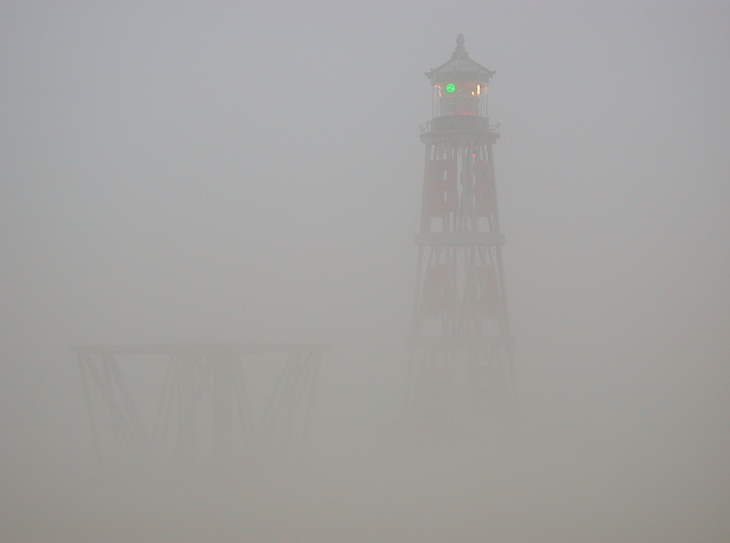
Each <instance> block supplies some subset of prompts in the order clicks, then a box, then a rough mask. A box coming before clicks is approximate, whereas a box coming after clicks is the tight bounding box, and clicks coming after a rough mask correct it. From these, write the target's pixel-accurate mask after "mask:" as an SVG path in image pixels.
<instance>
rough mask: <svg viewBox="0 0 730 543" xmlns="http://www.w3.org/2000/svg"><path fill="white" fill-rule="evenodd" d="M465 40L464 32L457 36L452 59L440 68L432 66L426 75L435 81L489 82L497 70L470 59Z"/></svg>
mask: <svg viewBox="0 0 730 543" xmlns="http://www.w3.org/2000/svg"><path fill="white" fill-rule="evenodd" d="M464 41H465V40H464V34H459V35H458V36H457V38H456V49H455V50H454V53H453V54H452V55H451V59H450V60H447V61H446V62H444V63H443V64H442V65H441V66H439V67H438V68H432V69H431V71H430V72H426V77H428V78H429V79H430V80H431V81H433V82H434V83H439V82H445V81H452V80H467V81H477V82H480V83H488V82H489V78H490V77H492V76H493V75H494V74H495V73H497V72H493V71H492V70H488V69H487V68H485V67H484V66H482V65H481V64H479V63H477V62H474V61H473V60H472V59H470V58H469V53H467V52H466V49H465V48H464Z"/></svg>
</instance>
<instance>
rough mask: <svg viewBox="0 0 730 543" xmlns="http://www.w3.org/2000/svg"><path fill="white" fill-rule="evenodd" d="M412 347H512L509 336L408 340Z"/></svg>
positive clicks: (511, 339)
mask: <svg viewBox="0 0 730 543" xmlns="http://www.w3.org/2000/svg"><path fill="white" fill-rule="evenodd" d="M410 343H411V346H412V347H415V348H417V347H483V348H500V347H509V346H512V345H514V338H512V337H509V336H464V335H461V336H433V337H428V336H426V337H415V338H411V339H410Z"/></svg>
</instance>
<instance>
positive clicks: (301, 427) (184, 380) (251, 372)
mask: <svg viewBox="0 0 730 543" xmlns="http://www.w3.org/2000/svg"><path fill="white" fill-rule="evenodd" d="M326 349H327V346H326V345H322V344H309V343H282V344H166V345H162V344H159V345H116V346H115V345H106V346H75V347H71V348H70V350H71V352H72V353H73V354H75V355H76V356H77V357H78V364H79V369H80V372H81V383H82V386H83V392H84V397H85V400H86V410H87V413H88V418H89V427H90V430H91V437H92V440H93V444H94V448H95V451H96V455H97V462H98V465H99V468H100V469H101V470H105V469H107V468H110V467H112V465H111V464H114V466H115V467H120V466H122V467H124V466H130V467H133V468H134V469H141V470H153V471H155V472H160V471H163V472H164V471H166V470H167V471H170V472H173V473H174V472H176V471H179V470H181V469H204V470H209V471H210V472H212V473H221V474H231V473H235V472H240V473H246V472H248V471H249V470H251V469H259V468H260V467H261V466H262V465H264V464H269V463H272V462H273V463H279V462H282V461H283V462H290V461H292V460H296V459H297V458H298V456H299V454H300V453H301V451H302V449H303V447H304V445H305V443H306V439H307V434H308V431H309V423H310V419H311V416H312V409H313V400H314V393H315V389H316V385H317V378H318V374H319V371H320V366H321V362H322V357H323V353H324V352H325V350H326Z"/></svg>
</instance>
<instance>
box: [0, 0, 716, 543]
mask: <svg viewBox="0 0 730 543" xmlns="http://www.w3.org/2000/svg"><path fill="white" fill-rule="evenodd" d="M729 24H730V6H729V5H728V4H727V3H726V2H617V1H614V2H578V1H576V2H565V1H563V2H550V3H549V2H476V1H463V2H461V1H454V2H405V1H395V2H380V1H371V2H355V3H347V2H307V3H305V2H265V3H260V4H255V5H254V4H247V3H242V2H217V3H209V2H205V3H204V2H111V3H108V2H4V3H2V5H1V6H0V74H2V75H0V83H1V85H0V89H1V90H0V113H1V114H2V123H1V124H0V135H1V136H2V146H1V147H0V164H1V169H0V175H1V176H0V255H1V258H0V316H1V317H2V323H3V325H2V327H0V345H2V347H1V349H2V350H1V351H0V354H1V356H2V357H3V358H2V360H0V364H2V367H1V368H0V371H1V374H0V377H2V383H1V384H0V395H1V396H2V397H3V398H4V399H2V400H0V402H1V403H0V405H2V406H4V407H3V412H4V415H3V416H2V417H1V418H0V423H1V424H2V425H3V426H2V428H4V430H3V436H12V438H8V439H7V441H9V442H12V443H13V444H12V445H6V446H3V445H0V461H1V462H2V463H3V465H2V466H0V473H3V474H4V475H3V477H10V475H5V474H8V473H10V472H13V473H15V475H14V476H13V477H16V478H18V480H21V479H22V477H21V476H19V475H17V473H18V469H19V468H18V464H17V459H18V458H20V457H22V456H24V455H27V454H29V452H32V451H35V452H32V454H30V456H33V454H35V457H34V458H35V460H34V461H37V462H38V463H43V462H47V461H49V460H48V459H49V458H51V457H53V456H54V454H55V453H56V452H58V451H60V447H61V446H60V445H59V449H58V451H57V450H56V449H55V448H54V447H56V445H53V444H52V442H51V436H56V437H57V436H58V435H59V434H61V433H63V430H62V429H60V426H59V425H62V422H61V421H60V420H59V418H60V417H61V415H60V414H59V413H63V414H69V416H73V417H78V418H79V420H82V419H81V417H82V415H83V413H81V414H79V413H80V411H79V404H77V403H75V402H76V401H77V398H76V396H75V395H76V394H80V392H79V388H78V385H77V383H76V381H75V379H76V375H75V373H74V371H75V368H74V367H73V366H72V365H71V363H72V359H71V358H70V356H69V355H68V354H67V352H66V347H67V346H68V345H70V344H78V343H82V344H83V343H142V342H166V341H279V340H281V341H290V340H307V341H324V342H329V343H331V344H332V345H333V349H334V352H335V354H337V353H340V354H341V353H342V352H348V349H350V347H348V346H351V345H363V344H367V345H377V344H379V342H383V343H386V342H397V341H400V340H401V339H402V338H405V337H406V336H407V334H408V333H409V325H410V311H411V304H412V296H413V282H414V281H415V259H416V252H415V247H414V245H413V234H414V233H415V231H416V229H417V227H418V224H419V213H420V202H419V198H420V191H421V184H422V168H423V144H422V143H420V141H419V134H420V130H419V126H420V125H421V124H423V123H425V122H426V121H427V120H428V118H429V116H430V112H431V106H430V91H429V82H428V79H427V78H426V77H425V76H424V75H423V74H424V72H426V71H428V70H429V69H430V68H434V67H436V66H438V65H439V64H441V63H442V62H444V61H445V60H447V59H448V58H450V55H451V53H452V51H453V49H454V46H455V38H456V35H457V34H458V33H460V32H462V33H464V35H465V37H466V49H467V51H468V52H469V54H470V56H471V57H472V58H473V59H474V60H476V61H477V62H479V63H481V64H483V65H484V66H486V67H487V68H489V69H492V70H496V72H497V73H496V75H495V77H494V78H493V79H492V84H491V85H490V89H489V110H490V120H491V122H492V123H497V122H499V123H501V139H500V142H499V144H498V145H497V146H496V148H495V157H496V158H495V160H496V170H497V182H498V190H499V196H500V217H501V222H502V228H503V230H504V232H505V234H506V237H507V246H506V248H505V264H506V273H507V284H508V290H509V296H510V305H511V308H510V309H511V314H512V317H513V329H514V332H515V335H516V336H517V337H518V339H519V343H518V359H517V367H518V375H519V378H520V383H521V395H522V397H523V405H524V409H525V411H526V419H527V421H528V423H529V424H532V425H534V426H535V427H537V428H539V429H540V430H539V432H543V433H544V434H550V433H554V432H557V433H558V434H559V433H560V432H559V431H558V430H556V427H555V424H558V426H559V423H558V422H556V421H561V420H562V421H563V423H564V424H567V425H570V424H573V423H574V426H572V427H570V428H569V429H565V427H563V429H564V430H565V432H567V433H569V434H570V435H571V436H576V435H580V434H581V433H582V432H584V431H593V432H596V434H595V435H596V436H598V435H602V436H604V438H605V439H606V440H607V441H610V439H611V438H610V437H606V436H611V435H614V434H615V435H620V436H621V437H620V438H619V439H620V441H621V450H622V451H624V453H625V454H626V455H628V456H630V454H633V453H629V452H626V451H629V450H630V447H629V445H628V443H629V442H630V441H631V439H630V438H629V437H627V436H643V437H641V438H637V439H639V442H640V444H639V445H637V447H638V449H637V450H640V452H636V453H635V454H640V455H642V454H643V455H644V457H645V458H647V459H657V462H658V463H659V464H661V466H663V467H661V468H657V469H659V470H660V472H657V473H660V474H659V475H657V477H659V478H661V477H663V476H666V475H667V474H669V473H672V472H674V471H676V472H679V473H685V474H689V475H686V478H685V479H681V480H682V481H684V482H683V483H681V484H680V483H677V485H679V486H677V487H676V488H675V487H671V485H670V487H671V491H672V492H676V493H677V495H686V496H689V497H688V498H687V500H690V499H694V498H695V497H696V496H699V495H705V496H713V502H712V503H713V504H714V505H713V506H714V507H716V509H712V510H708V509H703V511H705V512H706V513H707V515H709V517H708V518H709V523H708V524H707V525H708V526H710V528H707V530H708V531H707V533H706V534H705V535H704V539H702V538H700V539H699V540H704V541H720V540H727V538H725V539H723V538H722V537H721V536H722V535H723V534H724V535H725V536H727V535H728V533H730V532H728V530H729V528H728V527H729V526H730V524H728V522H727V521H722V520H721V519H723V518H724V516H726V515H727V514H729V513H730V505H729V504H730V494H729V493H728V491H727V486H729V485H730V476H729V471H730V468H729V466H728V457H729V456H728V455H730V401H729V400H728V394H727V392H728V384H729V382H730V372H729V371H728V366H727V365H728V362H730V250H729V249H730V211H729V210H730V183H728V181H730V153H729V152H728V144H730V99H729V98H728V96H729V89H730V38H729V37H728V31H727V28H728V25H729ZM338 349H339V351H338ZM338 356H339V355H338ZM335 358H337V356H335ZM337 371H338V370H337V367H336V365H335V366H334V367H333V368H331V369H330V372H331V373H332V374H335V375H336V372H337ZM366 373H367V372H363V374H366ZM373 375H374V374H373ZM373 375H371V376H370V381H369V382H376V381H377V380H378V379H377V378H376V377H374V376H373ZM343 383H345V384H343ZM346 383H350V381H347V379H345V378H343V379H342V380H341V381H338V380H337V378H332V383H330V384H332V386H333V387H334V386H336V385H338V384H340V385H342V386H350V385H349V384H346ZM350 384H351V383H350ZM373 387H374V388H377V387H375V386H374V385H373ZM333 394H336V395H337V396H338V397H346V396H347V392H343V391H342V390H339V391H337V392H333ZM50 411H53V412H54V413H55V415H49V414H48V412H50ZM566 413H571V414H572V415H571V416H573V417H574V418H573V419H570V417H567V415H566ZM54 416H55V417H56V418H54ZM566 417H567V418H566ZM566 420H573V423H570V422H565V421H566ZM598 420H600V421H603V423H605V427H602V428H601V429H600V430H599V429H597V421H598ZM576 421H577V422H576ZM82 422H83V421H82ZM80 424H81V423H79V426H80ZM587 429H590V430H587ZM611 432H614V434H612V433H611ZM652 432H655V433H652ZM591 435H593V434H591ZM647 435H650V436H655V437H656V436H658V437H656V438H648V437H646V436H647ZM83 437H84V438H85V437H86V436H83ZM53 439H55V437H54V438H53ZM0 441H6V438H5V437H3V438H2V439H0ZM688 443H693V444H694V446H695V447H697V450H696V451H695V450H694V449H691V448H690V449H687V448H686V447H687V444H688ZM632 446H633V445H632ZM64 447H65V448H64V450H66V451H67V450H68V449H69V447H67V446H64ZM642 447H643V448H642ZM38 450H40V451H42V452H41V453H38V452H37V451H38ZM59 454H61V453H60V452H59ZM64 454H70V453H64ZM662 454H664V455H665V456H664V457H663V456H662ZM647 463H648V464H651V462H650V460H647ZM28 466H32V462H31V461H28V464H27V465H26V468H25V469H30V467H28ZM48 469H51V468H48ZM18 484H21V483H18ZM682 485H685V486H682ZM723 485H724V487H725V490H724V491H723V490H721V488H723ZM683 493H684V494H683ZM6 499H10V498H6ZM678 503H680V505H677V506H676V507H677V508H678V509H681V508H682V507H683V505H682V504H683V503H684V502H681V500H680V502H678ZM723 504H724V505H723ZM675 505H676V504H675ZM710 509H711V508H710ZM698 515H699V513H698ZM699 518H700V517H699V516H698V517H696V518H695V517H692V519H694V520H693V521H696V523H697V525H698V526H699V525H701V524H702V523H701V522H700V521H699V520H698V519H699ZM723 522H724V524H722V523H723ZM713 530H714V531H713ZM723 530H724V531H723ZM646 533H649V532H646ZM688 533H689V532H688ZM718 534H719V535H718ZM647 537H648V536H647ZM715 538H716V539H715ZM506 540H508V539H505V541H506ZM646 540H647V541H649V540H651V539H650V538H648V539H646ZM679 540H680V539H677V541H679ZM682 540H686V539H682Z"/></svg>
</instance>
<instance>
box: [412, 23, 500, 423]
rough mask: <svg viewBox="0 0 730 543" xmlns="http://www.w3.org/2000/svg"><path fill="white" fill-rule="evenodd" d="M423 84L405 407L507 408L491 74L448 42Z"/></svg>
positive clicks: (458, 411)
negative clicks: (428, 99) (426, 98)
mask: <svg viewBox="0 0 730 543" xmlns="http://www.w3.org/2000/svg"><path fill="white" fill-rule="evenodd" d="M456 44H457V45H456V50H455V51H454V53H453V55H452V56H451V59H450V60H448V61H447V62H445V63H443V64H442V65H441V66H439V67H438V68H434V69H432V70H431V71H429V72H428V73H426V76H427V77H428V78H429V79H430V80H431V85H432V91H433V98H432V119H431V121H429V122H428V123H427V124H426V126H425V127H422V134H421V141H422V142H424V143H425V144H426V159H425V167H424V176H423V203H422V210H421V228H420V232H419V233H418V234H417V235H416V240H415V242H416V245H417V246H418V267H417V279H416V294H415V304H414V311H413V332H412V334H413V337H412V350H411V364H410V379H409V383H410V387H409V393H410V402H409V403H410V406H411V408H412V409H413V410H414V412H415V413H416V414H417V415H418V416H424V415H425V416H427V417H429V418H432V417H439V418H444V417H446V418H448V419H449V420H452V419H453V417H455V416H456V417H461V415H462V414H469V415H470V416H471V415H474V414H478V413H488V412H489V411H490V410H495V409H496V410H500V411H504V410H505V408H509V407H511V406H513V405H514V375H513V369H512V347H511V345H512V337H511V333H510V325H509V319H508V312H507V300H506V292H505V281H504V271H503V265H502V246H503V245H504V243H505V238H504V235H503V234H502V233H501V231H500V228H499V213H498V210H497V191H496V184H495V176H494V155H493V151H492V147H493V146H494V144H495V143H497V139H498V138H499V130H498V129H499V125H496V126H492V125H490V124H489V118H488V116H487V87H488V84H489V80H490V79H491V78H492V76H493V75H494V74H495V72H493V71H491V70H488V69H487V68H485V67H484V66H481V65H480V64H478V63H476V62H474V61H473V60H472V59H470V58H469V55H468V54H467V52H466V50H465V48H464V36H463V35H462V34H459V36H458V37H457V39H456Z"/></svg>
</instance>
